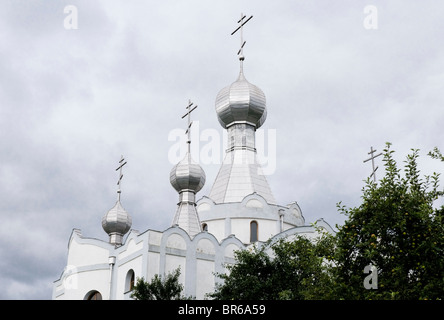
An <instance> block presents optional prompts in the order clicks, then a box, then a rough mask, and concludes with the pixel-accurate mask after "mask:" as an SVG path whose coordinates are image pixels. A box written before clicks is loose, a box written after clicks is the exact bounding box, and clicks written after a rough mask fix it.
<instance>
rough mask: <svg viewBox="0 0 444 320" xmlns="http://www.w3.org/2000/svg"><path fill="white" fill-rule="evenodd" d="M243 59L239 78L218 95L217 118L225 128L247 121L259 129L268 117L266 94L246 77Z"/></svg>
mask: <svg viewBox="0 0 444 320" xmlns="http://www.w3.org/2000/svg"><path fill="white" fill-rule="evenodd" d="M242 60H243V59H241V69H240V73H239V77H238V78H237V80H236V81H235V82H233V83H232V84H231V85H229V86H227V87H225V88H223V89H222V90H221V91H219V93H218V95H217V97H216V113H217V118H218V120H219V123H220V124H221V125H222V127H223V128H224V129H226V128H228V127H230V126H231V125H233V124H236V123H247V124H250V125H253V126H255V127H256V129H257V128H259V127H260V126H261V125H262V124H263V123H264V122H265V119H266V118H267V108H266V101H265V94H264V93H263V92H262V90H261V89H259V88H258V87H257V86H255V85H254V84H251V83H249V82H248V81H247V79H245V76H244V73H243V66H242V62H243V61H242Z"/></svg>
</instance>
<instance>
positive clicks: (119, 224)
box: [102, 156, 132, 246]
mask: <svg viewBox="0 0 444 320" xmlns="http://www.w3.org/2000/svg"><path fill="white" fill-rule="evenodd" d="M124 165H126V162H125V159H124V158H123V156H122V157H121V159H120V161H119V167H118V168H117V169H116V171H117V170H120V174H119V180H118V182H117V185H118V186H119V189H118V190H117V195H118V196H117V201H116V204H115V205H114V207H112V208H111V209H110V210H109V211H108V213H107V214H105V215H104V216H103V218H102V227H103V230H105V232H106V233H107V234H108V235H109V243H111V244H113V245H115V246H120V245H121V244H122V242H123V236H124V235H125V234H126V233H127V232H128V231H129V230H130V228H131V225H132V219H131V216H130V215H129V213H128V212H126V210H125V209H124V208H123V206H122V203H121V202H120V195H121V193H122V190H121V189H120V185H121V182H122V178H123V174H122V168H123V166H124Z"/></svg>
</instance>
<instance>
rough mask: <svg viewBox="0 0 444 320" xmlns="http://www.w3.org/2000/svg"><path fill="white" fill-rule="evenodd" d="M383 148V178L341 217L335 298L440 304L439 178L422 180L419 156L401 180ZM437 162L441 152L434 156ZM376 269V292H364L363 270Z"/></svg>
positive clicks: (443, 279)
mask: <svg viewBox="0 0 444 320" xmlns="http://www.w3.org/2000/svg"><path fill="white" fill-rule="evenodd" d="M390 146H391V145H390V144H389V143H387V147H386V149H384V166H385V176H384V177H383V179H382V180H380V181H379V183H374V182H373V181H372V180H371V179H367V182H366V185H365V187H364V188H363V196H362V199H363V200H362V204H361V205H360V206H359V207H356V208H346V207H345V206H342V205H341V203H339V204H338V208H339V211H340V212H342V213H344V214H346V215H347V216H348V219H347V220H346V221H345V224H344V225H343V226H341V227H340V228H339V232H338V233H337V234H336V242H337V243H336V245H337V248H336V254H335V267H334V268H333V271H334V274H335V295H336V297H337V298H343V299H437V298H441V299H442V298H444V254H443V248H444V232H443V224H442V218H443V209H442V208H440V209H436V208H434V203H435V201H436V200H437V199H438V198H439V197H440V196H442V195H443V193H442V191H439V190H438V184H439V174H436V173H434V174H433V175H431V176H425V177H424V178H421V177H420V172H419V170H418V168H417V159H418V150H412V154H410V155H408V156H407V160H406V161H405V168H404V176H402V175H401V169H398V166H397V163H396V161H395V160H394V159H393V153H394V151H392V150H390ZM434 152H435V155H436V158H439V157H438V156H439V155H440V153H439V150H437V149H436V150H435V151H434ZM370 264H371V265H373V266H376V268H377V277H378V287H377V289H366V288H365V287H364V285H363V280H364V278H365V276H366V274H364V268H365V267H366V266H367V265H370Z"/></svg>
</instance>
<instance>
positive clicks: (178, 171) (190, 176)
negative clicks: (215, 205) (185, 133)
mask: <svg viewBox="0 0 444 320" xmlns="http://www.w3.org/2000/svg"><path fill="white" fill-rule="evenodd" d="M170 182H171V185H172V186H173V188H174V189H176V191H177V192H181V191H184V190H188V191H192V192H194V193H197V192H199V191H200V190H201V189H202V187H203V186H204V184H205V171H203V169H202V168H201V166H200V165H198V164H197V163H196V162H194V160H193V159H191V156H190V154H189V153H187V155H186V156H185V158H183V159H182V160H181V161H180V162H179V163H178V164H176V165H175V166H174V167H173V169H171V172H170Z"/></svg>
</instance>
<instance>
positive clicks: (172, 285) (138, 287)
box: [131, 268, 188, 300]
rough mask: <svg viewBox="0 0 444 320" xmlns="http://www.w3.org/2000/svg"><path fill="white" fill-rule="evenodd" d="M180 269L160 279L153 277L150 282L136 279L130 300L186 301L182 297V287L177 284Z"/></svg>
mask: <svg viewBox="0 0 444 320" xmlns="http://www.w3.org/2000/svg"><path fill="white" fill-rule="evenodd" d="M179 276H180V268H177V269H175V270H174V271H173V272H172V273H168V275H167V276H166V277H165V278H164V279H162V277H160V276H159V275H157V274H156V275H154V277H153V278H152V279H151V281H150V282H146V281H145V280H144V278H143V277H142V278H138V279H137V282H136V284H135V285H134V289H133V293H132V294H131V298H133V299H136V300H182V299H188V298H186V297H184V296H182V290H183V285H182V284H181V283H179Z"/></svg>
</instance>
